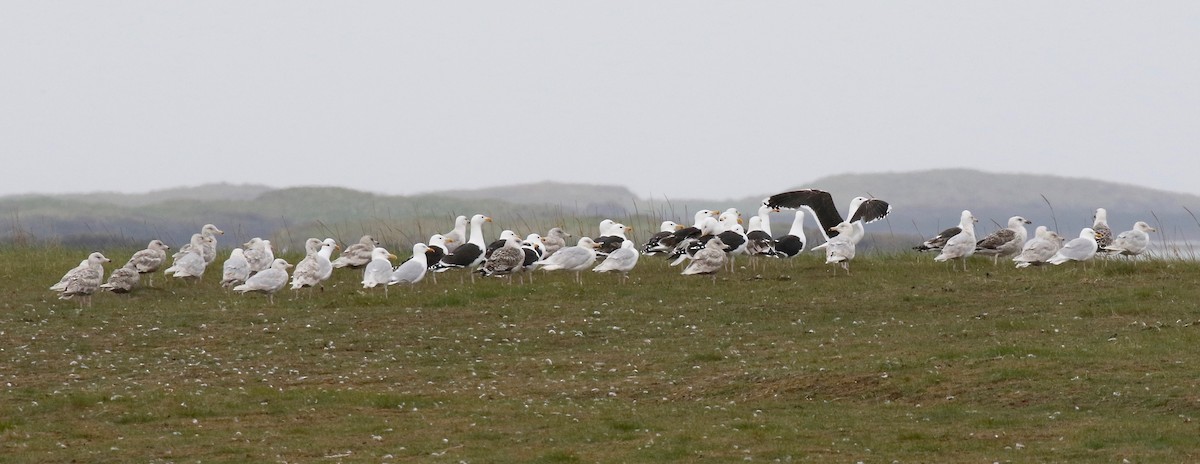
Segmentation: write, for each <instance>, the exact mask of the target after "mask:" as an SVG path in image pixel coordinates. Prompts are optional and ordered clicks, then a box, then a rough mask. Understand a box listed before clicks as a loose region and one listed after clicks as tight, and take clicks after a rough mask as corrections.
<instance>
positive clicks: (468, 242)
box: [50, 189, 1155, 305]
mask: <svg viewBox="0 0 1200 464" xmlns="http://www.w3.org/2000/svg"><path fill="white" fill-rule="evenodd" d="M781 209H788V210H795V217H794V219H793V222H792V226H791V229H790V230H789V231H788V233H787V234H786V235H783V236H781V237H774V236H772V235H771V222H770V221H771V216H770V213H772V212H779V211H780V210H781ZM806 212H807V213H808V214H811V215H812V216H813V217H814V219H815V221H816V222H817V224H818V225H819V227H818V230H819V231H820V233H821V238H822V239H823V240H824V241H823V243H821V244H820V245H817V246H814V247H811V248H810V250H811V251H817V252H824V254H825V262H826V263H827V264H833V265H837V266H839V267H840V268H841V269H843V270H845V271H846V273H847V274H849V272H850V261H852V260H853V259H854V257H855V249H856V246H857V244H858V243H859V242H860V241H861V240H862V239H863V237H864V236H865V233H866V232H865V227H864V226H865V225H866V224H869V223H872V222H875V221H878V220H880V219H883V218H884V217H886V216H887V215H888V214H889V213H890V212H891V206H890V205H889V204H888V203H887V202H886V201H883V200H880V199H876V198H867V197H856V198H854V199H853V200H851V202H850V206H849V208H848V211H847V214H846V216H842V215H841V213H839V212H838V210H837V208H836V206H835V205H834V202H833V197H832V195H830V194H829V193H828V192H825V191H822V190H815V189H806V190H796V191H790V192H783V193H779V194H776V195H772V196H770V197H768V198H766V199H765V200H763V203H762V205H761V206H760V207H759V209H758V212H757V214H756V215H755V216H752V217H750V218H749V222H748V227H743V226H742V224H743V223H744V221H743V217H742V214H741V212H739V211H738V210H737V209H735V208H730V209H727V210H725V211H717V210H708V209H704V210H700V211H697V212H696V213H695V215H694V217H693V222H692V224H691V225H690V226H686V225H683V224H678V223H675V222H673V221H664V222H663V223H662V224H661V226H660V229H659V231H657V232H656V233H654V234H653V235H652V236H651V237H650V238H649V239H648V240H647V241H646V243H644V244H643V245H642V246H641V247H640V248H639V247H637V246H636V245H635V244H634V242H633V240H631V239H630V238H629V237H628V236H627V235H626V234H628V233H629V232H631V231H632V230H633V229H632V228H631V227H628V226H626V225H624V224H621V223H619V222H616V221H613V220H611V219H605V220H603V221H601V222H600V224H599V230H598V232H599V233H598V235H597V236H596V237H595V238H592V237H580V238H579V239H578V240H577V241H576V243H575V245H573V246H568V244H567V241H568V239H570V238H572V235H571V234H568V233H566V232H565V231H563V230H562V229H561V228H558V227H555V228H552V229H550V230H549V231H547V233H546V234H545V235H542V234H538V233H530V234H528V235H525V236H524V237H522V236H521V235H519V234H518V233H516V232H514V231H512V230H504V231H503V232H501V233H500V236H499V239H498V240H495V241H492V242H487V241H486V240H485V239H484V234H483V226H484V224H486V223H489V222H491V221H492V220H491V218H489V217H487V216H486V215H483V214H476V215H474V216H472V217H470V218H467V217H466V216H459V217H458V218H456V220H455V224H454V227H453V229H451V230H450V231H449V232H446V233H444V234H434V235H432V236H431V237H429V240H428V241H427V242H424V243H417V244H415V245H413V248H412V257H411V258H409V259H408V260H407V261H405V262H403V263H402V264H400V265H399V266H393V265H392V262H393V260H395V259H397V257H396V255H395V254H393V253H391V252H389V251H388V250H387V249H385V248H383V247H381V246H380V244H379V242H378V241H377V240H376V239H375V238H373V237H372V236H370V235H364V236H363V237H362V238H361V239H360V240H359V241H358V242H357V243H354V244H351V245H349V246H347V247H346V248H345V249H344V250H341V253H340V254H339V256H338V257H337V258H336V259H333V253H334V252H335V251H338V250H340V249H341V247H340V246H339V245H338V243H337V242H336V241H335V240H333V239H331V238H326V239H324V240H321V239H318V238H309V239H308V240H307V241H306V243H305V257H304V258H303V259H302V260H301V261H300V262H299V263H297V264H295V265H294V266H293V265H292V264H290V263H288V262H287V261H286V260H284V259H281V258H276V257H275V254H274V251H273V248H272V246H271V241H270V240H265V239H262V238H258V237H255V238H253V239H251V240H250V241H249V242H246V243H245V244H243V246H242V247H239V248H235V249H233V251H232V252H231V253H230V255H229V257H228V258H227V259H226V260H225V261H224V263H223V264H222V268H221V285H222V286H224V287H229V288H231V289H232V291H235V292H239V293H247V292H261V293H265V294H267V295H268V298H270V301H271V302H272V303H274V296H273V295H274V293H276V292H278V291H279V290H281V289H283V288H284V287H287V286H288V283H289V279H290V285H291V289H292V290H299V289H302V288H306V287H309V288H317V287H319V288H324V286H323V283H324V282H325V281H326V280H328V279H329V278H330V277H331V276H332V275H333V271H334V269H337V268H352V269H361V270H362V271H361V272H362V286H363V288H375V287H380V286H382V287H383V289H384V295H385V296H386V295H387V288H388V287H389V286H392V285H398V284H409V285H412V284H416V283H418V282H421V281H422V280H423V279H424V278H425V277H426V276H432V277H431V278H432V279H433V280H435V281H436V278H437V277H436V276H437V274H439V273H444V272H448V271H452V270H466V271H469V272H470V276H471V279H472V281H474V279H475V274H480V275H481V276H485V277H488V276H504V277H507V278H508V279H509V280H510V281H511V280H512V278H513V277H514V276H516V277H518V278H519V279H520V280H521V281H522V282H523V281H524V280H525V277H526V276H528V278H529V280H530V282H532V281H533V273H532V271H534V270H538V269H540V270H543V271H558V270H562V271H571V272H573V273H574V280H575V282H577V283H579V284H582V283H583V276H582V273H583V271H587V270H591V271H594V272H613V273H618V274H619V275H620V276H621V278H620V282H622V283H624V282H625V280H626V279H628V273H629V272H630V271H631V270H633V268H634V267H635V266H636V265H637V263H638V259H639V257H641V256H643V255H662V256H665V257H666V258H667V259H668V260H669V261H670V264H671V266H682V271H681V272H680V273H681V274H683V275H709V276H712V279H713V281H714V282H715V280H716V275H717V273H718V272H720V271H722V270H723V269H729V270H730V271H732V270H733V269H735V265H734V263H735V260H736V259H737V257H738V256H739V255H746V256H749V257H768V258H782V259H786V258H792V257H795V256H797V255H799V254H801V253H802V252H803V251H805V249H806V246H807V245H809V243H808V239H807V237H806V236H805V233H804V221H805V217H806ZM976 222H978V220H977V219H976V218H975V216H974V215H972V214H971V212H970V211H966V210H964V211H963V212H962V214H961V216H960V220H959V224H958V226H956V227H952V228H949V229H946V230H944V231H942V232H941V233H939V234H938V235H937V236H935V237H932V238H930V239H929V240H926V241H925V242H923V243H922V244H920V245H918V246H916V247H914V249H916V250H918V251H936V252H938V254H937V256H936V257H934V260H935V261H939V262H944V261H952V260H957V261H961V262H962V267H963V269H964V270H966V268H967V258H969V257H971V256H973V255H983V256H991V257H992V258H993V263H996V264H998V263H999V260H1000V259H1001V258H1006V259H1011V260H1012V261H1013V262H1014V263H1016V267H1018V268H1024V267H1029V266H1036V265H1042V264H1052V265H1057V264H1062V263H1065V262H1068V261H1080V262H1084V261H1088V260H1090V259H1092V258H1094V257H1095V256H1097V255H1099V254H1116V255H1124V256H1138V255H1140V254H1142V253H1144V252H1145V251H1146V250H1147V249H1148V248H1149V244H1150V237H1149V233H1150V232H1155V229H1154V228H1153V227H1150V226H1149V225H1148V224H1147V223H1145V222H1142V221H1138V222H1136V223H1135V224H1134V226H1133V229H1131V230H1129V231H1126V232H1123V233H1121V234H1119V235H1113V232H1112V229H1110V228H1109V226H1108V222H1107V213H1106V212H1105V210H1104V209H1103V208H1099V209H1097V210H1096V213H1095V216H1094V223H1093V225H1092V227H1088V228H1084V229H1083V230H1081V231H1080V233H1079V236H1078V237H1077V238H1074V239H1071V240H1070V241H1066V240H1064V238H1063V237H1062V236H1061V235H1059V234H1058V233H1057V232H1055V231H1051V230H1048V229H1047V227H1046V226H1038V227H1037V229H1036V231H1035V232H1034V237H1033V238H1031V239H1030V238H1028V232H1027V230H1026V226H1027V225H1028V224H1030V221H1028V220H1026V219H1025V218H1023V217H1021V216H1013V217H1012V218H1011V219H1009V221H1008V227H1006V228H1003V229H1000V230H997V231H995V232H993V233H991V234H989V235H987V236H985V237H983V238H978V239H977V237H976V235H975V223H976ZM223 234H224V232H222V231H221V230H220V229H218V228H217V227H216V226H214V225H212V224H207V225H205V226H204V227H203V228H201V230H200V232H199V233H196V234H193V235H192V237H191V240H190V241H189V243H187V244H186V245H183V246H182V247H180V249H179V251H178V252H177V253H175V254H174V255H173V256H172V257H171V264H170V265H169V266H167V267H166V268H165V269H163V271H162V272H163V274H165V275H168V276H171V277H174V278H179V279H190V280H196V281H198V280H200V279H201V277H202V276H203V275H204V273H205V271H206V270H207V269H208V268H209V266H211V265H212V263H213V262H214V261H215V260H216V258H217V236H218V235H223ZM168 250H170V247H169V246H167V245H166V244H165V243H163V242H162V241H161V240H152V241H151V242H150V243H149V245H147V247H146V249H144V250H140V251H138V252H136V253H134V254H133V256H132V257H130V258H129V261H128V262H126V263H125V265H124V266H122V267H120V268H118V269H115V270H114V271H113V272H112V274H110V276H109V278H108V279H107V281H104V283H102V281H103V277H104V267H103V264H104V263H107V262H110V261H111V260H110V259H108V258H107V257H105V256H104V255H103V254H102V253H100V252H93V253H91V254H90V255H89V256H88V258H87V259H85V260H83V261H82V262H80V263H79V266H77V267H75V268H74V269H71V270H70V271H68V272H67V273H66V275H64V276H63V277H62V279H61V280H60V281H59V282H58V283H57V284H55V285H53V286H51V287H50V289H51V290H54V291H55V292H58V293H59V298H62V299H70V298H73V297H80V305H82V304H83V303H84V301H86V302H87V303H88V304H89V305H90V303H91V295H92V294H94V293H95V292H97V291H99V290H106V291H111V292H114V293H127V292H130V291H133V290H134V289H135V288H136V287H137V286H138V285H139V284H140V280H141V275H143V274H145V275H146V276H147V279H148V280H149V283H148V284H149V285H150V286H153V276H154V274H155V273H157V272H158V271H159V269H161V268H162V267H163V266H164V265H166V264H167V261H168V256H167V251H168ZM597 262H598V263H597ZM685 263H686V264H685ZM752 263H753V261H752ZM955 267H956V266H955ZM289 269H293V271H292V272H291V274H290V275H289V273H288V270H289ZM464 280H465V279H464Z"/></svg>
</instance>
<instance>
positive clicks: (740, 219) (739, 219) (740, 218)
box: [738, 216, 742, 224]
mask: <svg viewBox="0 0 1200 464" xmlns="http://www.w3.org/2000/svg"><path fill="white" fill-rule="evenodd" d="M741 223H742V217H741V216H738V224H741Z"/></svg>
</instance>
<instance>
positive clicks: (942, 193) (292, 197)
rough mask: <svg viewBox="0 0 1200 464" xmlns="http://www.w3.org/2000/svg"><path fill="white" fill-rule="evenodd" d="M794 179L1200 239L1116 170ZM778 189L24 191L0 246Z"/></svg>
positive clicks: (688, 208) (687, 205) (942, 217)
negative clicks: (1103, 217) (1101, 217)
mask: <svg viewBox="0 0 1200 464" xmlns="http://www.w3.org/2000/svg"><path fill="white" fill-rule="evenodd" d="M795 188H820V189H824V190H828V191H829V192H831V193H832V194H833V195H834V198H835V201H836V202H837V204H838V205H840V206H842V207H843V208H844V207H845V206H844V205H847V204H848V203H849V201H850V199H851V197H853V196H858V195H873V196H875V197H878V198H882V199H885V200H887V201H889V202H890V203H891V204H892V205H893V208H894V212H893V213H892V215H890V216H889V217H888V218H887V220H885V221H882V222H881V223H877V224H871V225H869V226H868V241H867V242H866V246H868V247H871V246H874V247H882V248H892V249H903V248H906V247H907V246H911V244H912V243H914V241H917V240H919V238H920V237H922V236H928V235H932V234H934V233H936V232H937V231H939V230H941V229H944V228H946V227H949V226H952V225H955V224H956V223H957V221H958V216H959V212H960V211H961V210H963V209H970V210H971V211H972V212H973V213H975V216H976V217H978V218H979V219H980V224H978V225H977V229H978V230H979V232H980V234H981V235H982V234H986V233H988V232H990V231H992V230H995V229H996V228H998V227H1000V226H999V225H1000V224H1003V223H1005V222H1006V221H1007V218H1008V217H1009V216H1012V215H1021V216H1025V217H1027V218H1029V219H1030V220H1032V221H1033V222H1034V223H1035V225H1037V224H1046V225H1049V226H1050V227H1052V228H1055V229H1056V230H1059V231H1062V232H1063V233H1064V234H1065V235H1068V236H1074V235H1076V234H1077V233H1078V230H1079V229H1080V228H1082V227H1085V226H1089V225H1091V222H1092V213H1093V211H1094V210H1095V208H1097V207H1104V208H1106V209H1107V210H1108V212H1109V223H1110V224H1111V225H1112V227H1113V228H1114V229H1116V230H1118V231H1121V230H1126V229H1128V228H1130V226H1131V225H1132V223H1133V222H1134V221H1137V220H1145V221H1147V222H1149V223H1150V224H1151V225H1154V226H1157V227H1160V229H1161V230H1162V233H1161V234H1160V236H1159V237H1157V238H1158V239H1166V240H1200V225H1198V224H1197V222H1196V219H1195V218H1193V217H1192V216H1191V214H1190V213H1189V212H1188V209H1190V210H1191V211H1193V212H1200V196H1195V195H1187V194H1180V193H1174V192H1166V191H1161V190H1154V189H1147V188H1142V187H1136V186H1131V185H1122V184H1116V183H1111V182H1101V181H1094V180H1087V179H1074V178H1062V177H1054V176H1043V175H1020V174H992V173H984V172H980V171H973V170H965V169H956V170H933V171H919V172H907V173H877V174H853V175H838V176H831V177H826V178H822V179H817V180H814V181H811V182H808V183H805V184H799V185H795V186H793V188H785V189H781V190H779V191H785V190H792V189H795ZM773 193H778V192H762V193H761V194H760V195H755V196H751V197H745V198H742V199H738V200H722V201H718V200H711V199H709V200H705V199H667V198H662V199H638V198H636V196H635V195H634V194H633V193H632V192H631V191H630V190H629V189H627V188H624V187H619V186H606V185H582V184H565V183H557V182H542V183H536V184H525V185H514V186H507V187H495V188H486V189H476V190H459V191H445V192H436V193H431V194H424V195H413V196H389V195H378V194H373V193H368V192H361V191H356V190H351V189H345V188H336V187H298V188H287V189H271V188H269V187H264V186H256V185H229V184H212V185H202V186H197V187H187V188H180V189H169V190H162V191H157V192H150V193H145V194H91V195H21V196H9V197H0V244H2V243H13V242H15V243H34V242H51V243H63V244H71V245H78V246H85V245H86V246H95V247H97V248H99V247H102V246H108V245H111V244H125V245H143V244H144V243H145V242H146V241H148V240H150V239H152V238H161V239H164V240H167V241H168V244H170V245H172V246H178V245H180V244H182V243H186V242H187V239H188V237H190V236H191V234H192V233H194V232H196V231H197V230H199V228H200V226H202V225H203V224H205V223H210V222H211V223H213V224H216V225H218V226H219V227H221V228H222V229H224V230H225V231H226V236H224V237H222V238H221V241H220V243H221V246H222V247H229V246H231V245H230V244H233V245H237V244H240V243H242V242H243V241H245V240H248V239H249V238H250V237H254V236H261V237H268V238H271V239H272V240H273V243H277V244H281V247H296V246H299V244H300V243H302V242H303V240H304V238H306V237H309V236H329V237H334V238H336V239H338V240H339V241H343V242H353V241H356V240H357V239H358V236H360V235H362V234H364V233H370V234H373V235H376V236H377V237H382V239H383V240H384V242H385V243H387V244H389V246H395V247H402V248H400V249H403V248H404V247H409V246H411V243H412V242H415V241H423V240H424V239H426V238H427V237H428V236H429V234H432V233H435V232H445V231H447V230H449V228H450V226H451V224H452V220H453V217H454V216H456V215H460V214H461V215H471V214H474V213H477V212H480V213H485V214H488V215H490V216H492V217H493V218H494V219H495V221H496V222H495V223H493V224H492V225H490V226H489V228H488V234H489V237H494V236H495V235H496V234H498V232H499V230H500V229H504V228H511V229H514V230H517V231H520V232H523V233H527V232H529V231H544V230H545V229H548V228H549V227H552V226H561V227H565V228H567V229H568V231H569V232H571V233H576V234H580V235H594V234H595V224H596V222H597V221H598V220H599V219H600V218H614V219H617V220H620V221H623V222H625V223H626V224H629V225H632V226H634V228H635V233H634V236H635V239H639V238H641V237H645V236H647V235H649V234H650V233H652V232H653V231H654V229H656V228H657V227H658V223H659V222H660V221H662V220H664V219H672V220H675V221H682V222H688V223H690V222H691V216H692V213H693V212H694V211H695V210H697V209H701V208H718V209H725V208H729V207H737V208H739V209H740V210H742V211H743V213H744V214H746V215H750V214H754V213H755V211H757V208H758V205H759V204H760V202H761V201H762V199H763V198H764V197H766V196H768V195H770V194H773ZM1043 196H1044V197H1045V199H1043ZM1047 201H1048V202H1049V203H1047ZM1051 207H1053V211H1052V210H1051ZM1185 208H1186V209H1185ZM809 221H810V222H808V228H809V232H808V234H809V235H810V236H811V237H818V236H819V234H818V231H817V230H816V227H817V225H816V224H815V223H814V222H812V221H811V219H810V220H809ZM790 223H791V215H790V213H787V212H785V213H782V214H776V215H774V216H773V229H774V232H775V233H776V234H782V233H783V232H784V231H786V230H787V229H788V227H789V225H790ZM639 241H640V240H639ZM813 241H814V242H818V241H819V240H813Z"/></svg>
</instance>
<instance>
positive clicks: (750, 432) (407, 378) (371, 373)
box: [0, 248, 1200, 463]
mask: <svg viewBox="0 0 1200 464" xmlns="http://www.w3.org/2000/svg"><path fill="white" fill-rule="evenodd" d="M132 251H133V250H127V251H126V252H119V251H112V250H109V251H107V253H108V255H109V257H111V258H113V259H114V264H116V263H119V262H123V261H124V259H126V258H128V256H129V254H130V253H131V252H132ZM86 254H87V253H86V251H84V250H72V249H62V248H37V249H17V248H6V249H0V278H2V279H3V282H4V283H3V285H2V286H0V288H2V291H3V296H4V298H3V301H2V302H0V308H2V309H0V461H5V462H63V461H77V462H105V461H107V462H213V461H218V462H522V463H523V462H548V463H556V462H664V461H684V462H697V461H701V462H729V461H743V460H745V461H755V462H859V461H862V462H995V461H999V462H1038V461H1054V462H1064V461H1075V462H1121V461H1122V459H1127V460H1129V461H1130V462H1189V461H1191V462H1194V461H1197V460H1200V439H1198V437H1200V421H1198V419H1200V387H1198V383H1200V367H1198V366H1200V350H1197V346H1200V326H1197V322H1198V321H1200V285H1198V281H1200V264H1197V263H1191V262H1162V261H1159V262H1142V263H1139V264H1136V265H1135V264H1131V263H1127V262H1117V261H1114V262H1110V263H1108V264H1107V265H1101V266H1096V267H1092V268H1088V269H1079V268H1077V267H1074V266H1063V267H1059V268H1053V269H1047V270H1042V269H1025V270H1015V269H1012V268H1011V266H1005V265H1001V266H1000V267H993V266H992V264H991V262H990V261H988V260H985V259H982V258H981V259H978V260H976V261H973V262H972V267H971V270H970V271H969V272H962V271H957V272H955V271H951V270H950V268H949V267H948V266H946V265H939V264H935V263H932V262H930V260H929V258H930V257H931V256H929V255H923V256H917V255H915V254H906V255H897V256H863V257H860V259H859V260H857V261H856V262H855V263H854V266H853V268H852V269H853V271H854V274H853V275H851V276H846V275H845V274H838V275H834V274H833V272H832V269H831V268H828V267H826V266H824V265H823V264H820V262H819V260H818V259H819V258H818V257H816V256H815V255H812V256H805V257H803V258H802V259H799V260H796V261H794V262H792V263H790V265H789V263H781V262H773V263H770V265H769V266H768V267H767V269H765V270H762V269H760V270H758V271H754V270H751V269H748V268H744V269H740V270H738V271H737V272H736V273H734V274H725V275H723V276H721V278H720V279H719V280H717V282H716V283H715V284H714V283H713V282H712V281H711V280H710V279H708V278H706V277H701V278H684V277H682V276H679V275H678V274H677V271H678V270H677V269H674V268H668V267H667V266H666V265H665V264H663V263H662V262H661V261H660V260H658V259H644V260H643V262H642V264H641V265H640V267H639V268H638V269H636V270H635V271H634V272H633V273H632V274H631V277H632V278H631V280H630V282H629V283H628V284H627V285H617V284H616V283H615V282H616V277H615V276H610V275H587V276H585V278H586V280H585V284H584V285H582V286H578V285H575V284H573V283H572V282H571V276H570V275H568V274H553V273H551V274H544V273H538V275H537V280H536V282H534V283H533V284H526V285H523V286H522V285H509V284H507V283H506V282H505V281H503V280H499V279H491V280H486V281H482V280H481V281H478V282H476V283H475V284H473V285H472V284H470V282H467V283H465V284H461V283H460V277H461V276H460V275H456V274H443V275H441V276H440V277H439V282H438V283H436V284H435V283H433V282H430V281H428V280H427V281H425V282H422V283H421V284H420V285H418V286H416V287H415V288H398V287H392V288H391V291H390V295H389V297H388V298H386V299H385V298H384V295H383V292H382V291H371V292H366V291H363V290H362V289H361V288H358V285H356V282H357V281H358V280H359V278H360V275H359V273H358V272H357V271H348V270H339V271H338V272H335V274H334V279H333V282H331V285H330V286H329V288H326V290H325V291H324V292H306V293H303V294H301V295H300V296H299V298H296V297H295V296H294V295H292V294H290V292H288V293H280V294H279V295H277V296H276V302H275V305H273V306H271V305H268V304H267V298H266V297H265V296H263V295H246V296H242V295H237V294H233V293H230V292H228V291H226V290H223V289H221V288H220V287H219V286H218V285H217V281H218V280H219V275H218V274H219V273H218V272H210V275H208V276H206V278H205V279H204V281H203V282H200V283H199V284H198V285H191V284H187V283H183V282H167V281H166V280H167V279H164V278H163V277H162V276H161V275H160V276H159V277H158V278H157V279H156V281H155V285H156V286H157V288H143V289H141V290H140V291H138V292H136V293H134V294H132V295H111V294H102V295H97V296H96V297H95V299H94V306H93V307H91V308H85V309H82V310H80V309H78V308H77V306H78V305H77V304H76V302H74V301H59V300H57V299H55V295H54V293H53V292H50V291H48V290H46V287H48V286H49V285H51V284H53V283H54V282H56V281H57V280H58V278H59V277H60V276H61V275H62V273H63V272H64V271H66V270H67V269H69V268H71V267H73V266H74V265H76V264H77V263H78V262H79V260H80V259H83V257H85V256H86ZM290 258H291V261H292V262H295V261H296V260H297V259H296V258H297V257H295V256H291V257H290ZM745 262H746V260H745V259H743V260H741V263H745ZM111 268H112V266H111V265H110V266H109V269H110V270H111Z"/></svg>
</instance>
